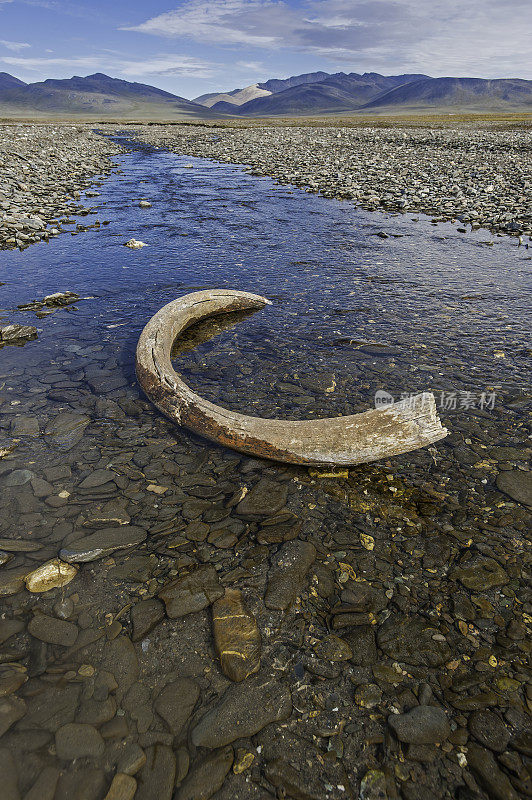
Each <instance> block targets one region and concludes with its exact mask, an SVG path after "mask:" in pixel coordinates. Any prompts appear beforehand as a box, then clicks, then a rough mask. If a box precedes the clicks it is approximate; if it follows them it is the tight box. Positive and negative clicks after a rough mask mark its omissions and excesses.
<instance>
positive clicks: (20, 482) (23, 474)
mask: <svg viewBox="0 0 532 800" xmlns="http://www.w3.org/2000/svg"><path fill="white" fill-rule="evenodd" d="M34 477H35V474H34V473H33V472H32V471H31V470H29V469H14V470H12V471H11V472H8V474H7V475H5V476H4V477H3V478H2V483H3V484H4V486H25V484H26V483H29V482H30V481H31V479H32V478H34Z"/></svg>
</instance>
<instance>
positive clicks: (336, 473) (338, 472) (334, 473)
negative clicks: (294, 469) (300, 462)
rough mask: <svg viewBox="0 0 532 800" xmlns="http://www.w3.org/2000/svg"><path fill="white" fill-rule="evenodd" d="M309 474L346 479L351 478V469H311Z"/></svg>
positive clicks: (314, 476)
mask: <svg viewBox="0 0 532 800" xmlns="http://www.w3.org/2000/svg"><path fill="white" fill-rule="evenodd" d="M331 391H332V390H331ZM308 474H309V475H310V477H311V478H343V479H344V480H346V479H347V478H349V470H347V469H335V470H327V471H324V470H321V469H309V471H308Z"/></svg>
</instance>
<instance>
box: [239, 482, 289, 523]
mask: <svg viewBox="0 0 532 800" xmlns="http://www.w3.org/2000/svg"><path fill="white" fill-rule="evenodd" d="M287 497H288V486H286V484H282V483H277V481H272V480H271V479H270V478H261V479H260V481H259V482H258V483H257V484H256V485H255V486H254V487H253V489H251V491H249V492H248V493H247V494H246V496H245V497H244V498H243V499H242V500H241V501H240V502H239V504H238V505H237V507H236V512H237V514H242V515H243V516H248V515H253V514H257V515H266V514H267V515H268V516H271V515H272V514H276V513H277V512H278V511H280V510H281V509H282V508H284V506H285V505H286V499H287Z"/></svg>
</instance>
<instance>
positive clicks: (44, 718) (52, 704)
mask: <svg viewBox="0 0 532 800" xmlns="http://www.w3.org/2000/svg"><path fill="white" fill-rule="evenodd" d="M80 691H81V686H80V685H79V684H75V683H69V684H67V685H66V686H65V685H63V684H61V683H59V684H58V685H57V686H50V688H49V689H46V690H45V691H44V692H42V693H40V694H38V695H35V697H32V698H28V713H27V714H26V716H25V717H24V719H23V720H21V722H20V723H19V725H18V727H19V728H21V729H23V730H40V729H42V728H44V729H45V730H47V731H50V732H51V733H55V732H56V730H57V729H58V728H60V727H61V726H62V725H66V723H67V722H73V721H74V716H75V713H76V708H77V706H78V700H79V694H80Z"/></svg>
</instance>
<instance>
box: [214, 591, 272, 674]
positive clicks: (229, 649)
mask: <svg viewBox="0 0 532 800" xmlns="http://www.w3.org/2000/svg"><path fill="white" fill-rule="evenodd" d="M212 624H213V634H214V646H215V648H216V652H217V653H218V656H219V658H220V666H221V668H222V671H223V672H224V673H225V675H227V677H228V678H230V680H232V681H243V680H244V678H247V677H248V675H251V674H252V673H253V672H256V671H257V670H258V668H259V666H260V652H261V638H260V631H259V629H258V627H257V623H256V621H255V617H254V616H253V614H252V613H251V612H250V611H248V609H247V608H246V606H245V605H244V600H243V598H242V592H240V591H239V590H238V589H226V590H225V594H224V595H223V597H220V598H219V599H218V600H216V601H215V602H214V603H213V606H212Z"/></svg>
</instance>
